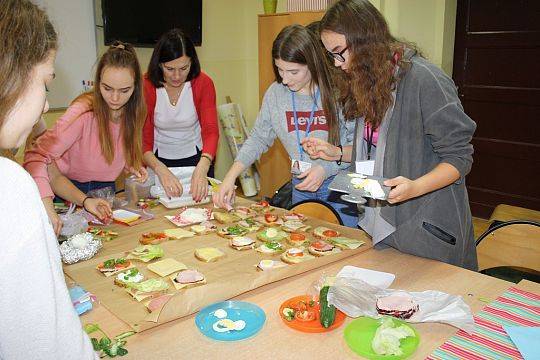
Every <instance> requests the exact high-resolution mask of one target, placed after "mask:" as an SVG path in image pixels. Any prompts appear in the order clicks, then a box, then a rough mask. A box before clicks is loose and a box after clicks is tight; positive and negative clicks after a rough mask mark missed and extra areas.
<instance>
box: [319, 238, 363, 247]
mask: <svg viewBox="0 0 540 360" xmlns="http://www.w3.org/2000/svg"><path fill="white" fill-rule="evenodd" d="M327 241H329V242H331V243H332V244H334V245H336V246H337V247H339V248H340V249H343V250H354V249H357V248H359V247H360V246H362V245H364V244H365V242H364V241H362V240H356V239H351V238H348V237H345V236H338V237H333V238H328V239H327Z"/></svg>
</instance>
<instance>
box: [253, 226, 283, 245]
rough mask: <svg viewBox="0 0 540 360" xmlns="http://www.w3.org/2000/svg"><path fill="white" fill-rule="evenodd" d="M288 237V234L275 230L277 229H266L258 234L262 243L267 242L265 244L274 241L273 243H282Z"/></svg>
mask: <svg viewBox="0 0 540 360" xmlns="http://www.w3.org/2000/svg"><path fill="white" fill-rule="evenodd" d="M286 237H287V233H286V232H285V231H282V230H279V229H275V228H268V229H264V230H262V231H259V232H258V233H257V239H259V240H261V241H265V242H268V241H271V242H272V241H273V242H276V241H281V240H283V239H285V238H286Z"/></svg>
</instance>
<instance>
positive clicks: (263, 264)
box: [257, 260, 287, 271]
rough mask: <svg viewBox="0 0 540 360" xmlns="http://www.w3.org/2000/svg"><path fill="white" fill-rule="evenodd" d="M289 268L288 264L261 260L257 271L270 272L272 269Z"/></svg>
mask: <svg viewBox="0 0 540 360" xmlns="http://www.w3.org/2000/svg"><path fill="white" fill-rule="evenodd" d="M285 266H287V264H284V263H282V262H281V261H276V260H261V261H259V263H258V264H257V270H260V271H268V270H272V269H279V268H282V267H285Z"/></svg>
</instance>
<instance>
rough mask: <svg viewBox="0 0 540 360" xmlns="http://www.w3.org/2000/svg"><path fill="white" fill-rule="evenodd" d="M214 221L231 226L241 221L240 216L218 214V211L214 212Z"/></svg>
mask: <svg viewBox="0 0 540 360" xmlns="http://www.w3.org/2000/svg"><path fill="white" fill-rule="evenodd" d="M214 219H216V220H217V221H218V222H219V223H221V224H230V223H233V222H236V221H238V220H241V219H240V218H239V217H238V216H236V215H234V214H232V213H225V212H217V211H215V212H214Z"/></svg>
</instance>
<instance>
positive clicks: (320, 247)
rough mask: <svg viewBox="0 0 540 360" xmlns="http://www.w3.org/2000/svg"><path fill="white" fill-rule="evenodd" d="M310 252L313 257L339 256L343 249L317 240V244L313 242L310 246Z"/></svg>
mask: <svg viewBox="0 0 540 360" xmlns="http://www.w3.org/2000/svg"><path fill="white" fill-rule="evenodd" d="M308 251H309V253H310V254H311V255H315V256H325V255H332V254H337V253H339V252H341V249H339V248H338V247H335V246H334V245H332V244H330V243H328V242H326V241H324V240H317V241H315V242H312V243H311V245H309V247H308Z"/></svg>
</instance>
